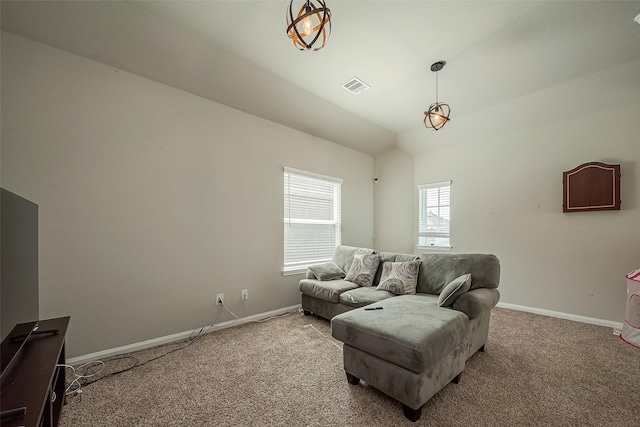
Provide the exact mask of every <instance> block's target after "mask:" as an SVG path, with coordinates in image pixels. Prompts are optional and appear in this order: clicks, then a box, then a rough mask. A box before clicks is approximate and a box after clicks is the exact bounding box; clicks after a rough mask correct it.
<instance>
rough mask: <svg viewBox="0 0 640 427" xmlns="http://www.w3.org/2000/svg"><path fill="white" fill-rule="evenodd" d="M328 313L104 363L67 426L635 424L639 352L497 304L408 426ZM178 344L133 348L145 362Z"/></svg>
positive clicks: (601, 333) (639, 401)
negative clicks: (450, 378) (454, 374)
mask: <svg viewBox="0 0 640 427" xmlns="http://www.w3.org/2000/svg"><path fill="white" fill-rule="evenodd" d="M330 334H331V329H330V324H329V322H328V321H326V320H323V319H319V318H316V317H315V316H303V315H302V314H299V313H292V314H290V315H288V316H285V317H281V318H275V319H271V320H269V321H266V322H262V323H246V324H242V325H239V326H236V327H233V328H228V329H223V330H218V331H216V332H212V333H209V334H206V335H204V336H202V337H201V338H199V339H198V340H196V341H194V342H193V343H192V345H189V346H188V347H186V348H184V349H182V350H179V351H176V352H174V353H171V354H169V355H167V356H165V357H162V358H160V359H158V360H154V361H152V362H149V363H147V364H145V365H143V366H139V367H136V368H134V369H131V370H129V371H126V372H123V373H120V374H117V375H111V376H108V374H109V372H113V371H116V370H120V369H123V368H125V367H127V365H131V364H132V363H133V360H134V359H119V360H113V361H105V363H106V366H105V369H104V370H103V371H102V372H101V373H100V375H107V376H105V377H104V378H102V379H100V380H99V381H97V382H95V383H92V384H90V385H87V386H85V387H83V393H82V394H81V395H80V396H76V397H72V398H69V399H67V405H65V407H64V409H63V412H62V417H61V421H60V425H61V426H63V427H70V426H176V425H185V426H401V425H407V426H409V425H415V426H637V425H639V421H638V417H639V416H640V415H639V414H640V350H639V349H637V348H635V347H632V346H630V345H628V344H626V343H624V342H623V341H622V340H620V339H619V338H618V337H616V336H615V335H613V334H612V332H611V329H610V328H606V327H602V326H594V325H588V324H584V323H577V322H572V321H568V320H562V319H556V318H551V317H546V316H540V315H535V314H531V313H525V312H519V311H513V310H508V309H503V308H495V309H494V310H493V312H492V317H491V326H490V332H489V339H488V342H487V345H486V352H484V353H476V354H475V355H473V356H472V357H471V358H470V359H469V360H468V361H467V364H466V368H465V370H464V372H463V374H462V379H461V381H460V384H449V385H447V386H446V387H445V388H444V389H442V390H441V391H440V392H439V393H438V394H437V395H435V396H434V397H433V398H432V399H431V400H429V401H428V402H427V403H426V404H425V406H424V407H423V410H422V418H421V419H420V420H419V421H418V422H416V423H412V422H411V421H409V420H407V419H406V418H405V417H404V415H403V414H402V405H401V404H400V403H398V402H396V401H395V400H393V399H391V398H389V397H387V396H386V395H384V394H383V393H381V392H379V391H377V390H376V389H374V388H372V387H370V386H368V385H367V384H366V383H363V382H361V383H360V384H359V385H357V386H352V385H350V384H348V382H347V380H346V377H345V374H344V370H343V369H342V346H341V343H340V342H339V341H336V340H334V339H332V338H331V337H330ZM184 345H185V344H184V343H180V344H174V345H172V346H166V347H161V348H155V349H149V350H144V351H141V352H136V353H133V354H132V355H131V356H132V357H135V358H137V359H138V360H139V361H140V362H144V361H145V360H149V359H151V358H153V357H156V356H158V355H160V354H163V353H166V352H167V351H168V350H171V349H174V348H179V347H182V346H184Z"/></svg>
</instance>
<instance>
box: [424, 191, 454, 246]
mask: <svg viewBox="0 0 640 427" xmlns="http://www.w3.org/2000/svg"><path fill="white" fill-rule="evenodd" d="M418 246H423V247H450V246H451V181H445V182H438V183H433V184H425V185H419V186H418Z"/></svg>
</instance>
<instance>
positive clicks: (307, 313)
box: [302, 309, 311, 316]
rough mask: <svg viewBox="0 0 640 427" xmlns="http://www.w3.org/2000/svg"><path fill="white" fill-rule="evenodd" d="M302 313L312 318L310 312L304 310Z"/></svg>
mask: <svg viewBox="0 0 640 427" xmlns="http://www.w3.org/2000/svg"><path fill="white" fill-rule="evenodd" d="M302 313H303V314H304V315H305V316H311V312H310V311H307V310H304V309H303V310H302Z"/></svg>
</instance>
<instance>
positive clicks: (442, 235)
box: [416, 181, 452, 251]
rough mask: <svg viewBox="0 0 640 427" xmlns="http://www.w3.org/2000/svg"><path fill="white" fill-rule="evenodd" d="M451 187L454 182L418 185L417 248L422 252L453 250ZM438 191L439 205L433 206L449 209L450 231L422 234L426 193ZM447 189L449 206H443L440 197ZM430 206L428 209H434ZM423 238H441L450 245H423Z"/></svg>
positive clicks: (425, 232)
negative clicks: (421, 240)
mask: <svg viewBox="0 0 640 427" xmlns="http://www.w3.org/2000/svg"><path fill="white" fill-rule="evenodd" d="M451 187H452V181H441V182H434V183H429V184H420V185H418V201H417V203H418V221H417V226H418V229H417V236H416V237H417V241H416V248H418V249H420V250H425V249H428V250H436V251H438V250H439V251H448V250H451V249H452V245H451V193H452V192H451ZM435 188H437V189H438V204H437V205H432V206H433V207H436V208H437V209H438V210H439V209H441V208H442V207H447V208H448V209H449V218H448V221H449V231H448V232H441V231H424V232H421V231H420V229H421V228H422V227H421V226H422V225H423V224H422V221H426V215H425V214H424V213H423V206H424V203H423V202H422V201H423V197H426V194H427V193H426V192H427V190H431V189H435ZM444 188H446V189H447V190H448V193H449V194H448V196H449V203H448V204H442V203H441V202H440V197H441V194H440V192H441V189H444ZM432 206H429V205H426V207H427V209H428V208H429V207H432ZM424 228H426V224H424ZM422 237H425V238H428V237H436V238H437V237H440V238H447V239H448V244H434V245H421V244H420V239H421V238H422Z"/></svg>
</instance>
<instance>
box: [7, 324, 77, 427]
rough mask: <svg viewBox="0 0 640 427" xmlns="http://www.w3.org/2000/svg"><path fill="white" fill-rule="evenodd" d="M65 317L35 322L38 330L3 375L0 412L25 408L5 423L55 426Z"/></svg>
mask: <svg viewBox="0 0 640 427" xmlns="http://www.w3.org/2000/svg"><path fill="white" fill-rule="evenodd" d="M68 325H69V317H60V318H57V319H48V320H40V321H38V330H39V331H47V332H49V331H52V330H53V331H57V332H53V333H41V334H35V335H31V336H30V337H29V339H28V340H27V342H26V343H25V344H24V347H23V348H22V350H21V352H20V354H19V355H18V359H17V360H16V362H15V364H14V365H13V366H12V367H11V368H10V370H9V371H8V372H7V373H6V374H3V378H2V384H0V407H1V409H2V411H3V412H4V411H8V410H12V409H18V410H19V409H20V408H25V411H24V414H23V415H22V416H17V417H15V418H12V419H7V420H4V421H3V422H2V427H5V426H7V427H8V426H26V427H30V426H36V427H39V426H46V427H50V426H57V425H58V422H59V421H60V413H61V412H62V405H63V404H64V398H65V382H64V380H65V378H64V377H65V371H64V368H61V367H58V366H57V365H61V364H64V363H65V356H64V339H65V335H66V334H67V326H68Z"/></svg>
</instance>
